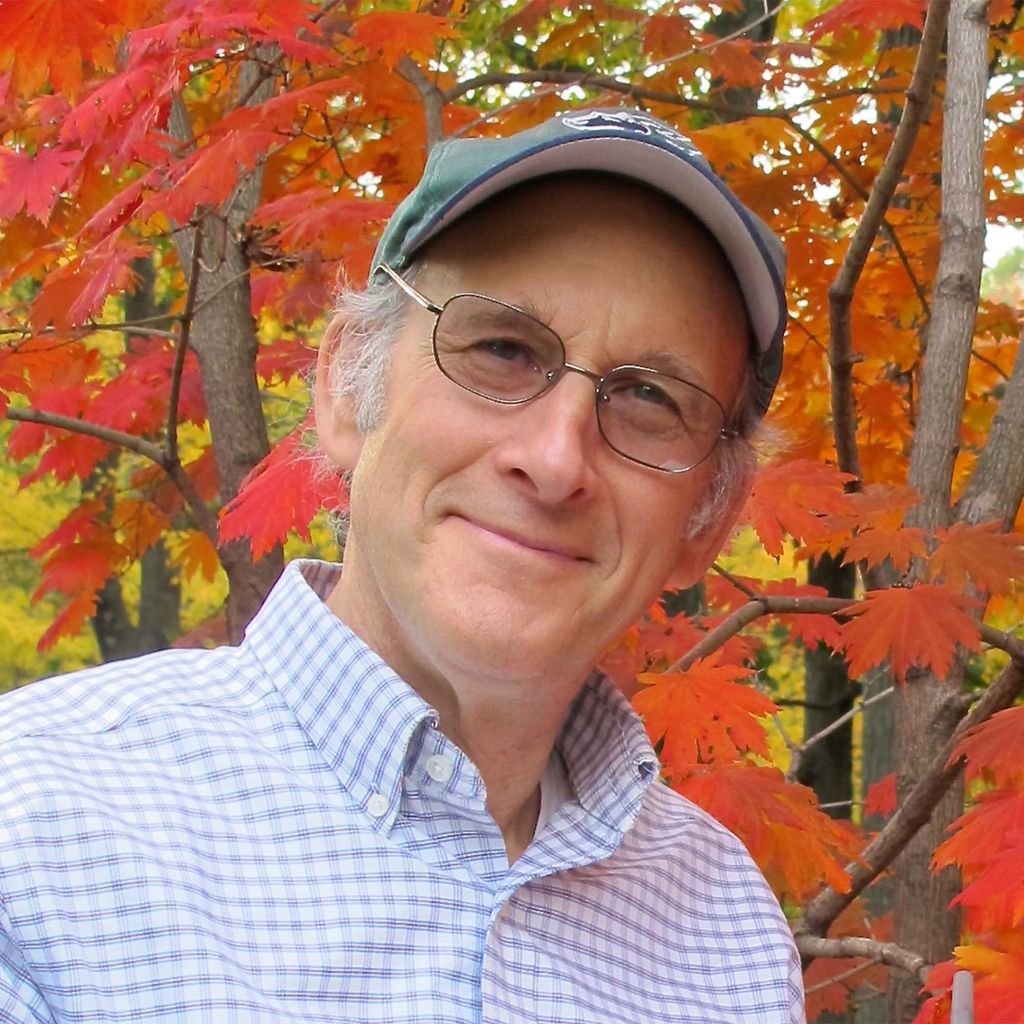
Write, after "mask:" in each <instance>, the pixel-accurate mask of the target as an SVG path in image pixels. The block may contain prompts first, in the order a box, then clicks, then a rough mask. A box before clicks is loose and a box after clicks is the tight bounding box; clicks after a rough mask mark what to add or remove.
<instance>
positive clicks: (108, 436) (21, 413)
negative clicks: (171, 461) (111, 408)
mask: <svg viewBox="0 0 1024 1024" xmlns="http://www.w3.org/2000/svg"><path fill="white" fill-rule="evenodd" d="M5 416H6V418H7V419H9V420H20V421H21V422H22V423H39V424H40V425H42V426H44V427H55V428H57V429H58V430H70V431H71V432H73V433H75V434H84V435H85V436H86V437H95V438H96V439H97V440H98V441H105V442H106V443H107V444H112V445H116V446H117V447H119V448H127V449H128V450H129V451H133V452H137V453H138V454H139V455H142V456H144V457H145V458H147V459H149V460H150V461H152V462H155V463H156V464H157V465H158V466H161V467H162V466H163V464H164V452H163V449H162V448H160V447H159V446H158V445H155V444H153V442H152V441H147V440H146V439H145V438H144V437H136V436H135V435H134V434H127V433H125V432H124V431H123V430H114V429H113V428H112V427H102V426H100V425H99V424H98V423H90V422H89V421H88V420H79V419H75V417H73V416H61V415H60V414H59V413H55V412H44V411H42V410H40V409H15V408H12V407H8V409H7V412H6V413H5Z"/></svg>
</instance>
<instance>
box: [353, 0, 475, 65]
mask: <svg viewBox="0 0 1024 1024" xmlns="http://www.w3.org/2000/svg"><path fill="white" fill-rule="evenodd" d="M458 35H459V33H458V31H457V30H456V29H455V28H453V27H452V26H451V25H449V24H448V22H447V21H446V20H445V19H444V18H442V17H439V16H437V15H434V14H421V13H419V12H416V11H371V12H370V13H369V14H364V15H363V16H362V17H361V18H359V19H358V21H356V22H355V24H354V25H353V26H352V38H353V39H355V40H357V41H358V42H359V43H361V44H362V45H363V46H365V47H366V49H367V50H368V51H369V52H370V53H379V54H380V55H381V58H382V59H383V61H384V63H385V64H386V65H387V66H388V67H389V68H393V67H394V66H395V65H396V64H397V63H398V62H399V61H400V60H401V59H402V57H404V56H405V55H406V54H408V55H409V56H410V57H433V56H435V54H436V51H437V41H438V40H439V39H457V38H458Z"/></svg>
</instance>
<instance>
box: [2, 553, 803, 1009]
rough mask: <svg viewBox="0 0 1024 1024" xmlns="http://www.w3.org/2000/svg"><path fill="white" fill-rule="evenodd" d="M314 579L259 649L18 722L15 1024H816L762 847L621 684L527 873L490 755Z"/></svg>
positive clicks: (603, 691) (155, 668)
mask: <svg viewBox="0 0 1024 1024" xmlns="http://www.w3.org/2000/svg"><path fill="white" fill-rule="evenodd" d="M336 578H337V569H336V568H335V567H333V566H329V565H326V564H324V563H317V562H303V563H293V564H292V565H291V566H290V567H289V568H288V569H287V570H286V571H285V573H284V575H283V576H282V578H281V580H280V582H279V583H278V585H277V586H276V587H275V588H274V590H273V592H272V593H271V594H270V596H269V597H268V599H267V602H266V604H265V605H264V607H263V609H262V611H261V612H260V613H259V614H258V616H257V617H256V618H255V619H254V620H253V622H252V624H251V625H250V627H249V629H248V631H247V633H246V638H245V641H244V643H243V644H242V645H241V646H240V647H237V648H221V649H220V650H216V651H185V650H176V651H165V652H162V653H160V654H155V655H150V656H148V657H145V658H140V659H138V660H135V661H131V662H121V663H115V664H111V665H106V666H102V667H100V668H96V669H90V670H87V671H84V672H80V673H76V674H74V675H71V676H66V677H63V678H57V679H52V680H49V681H46V682H42V683H35V684H33V685H32V686H30V687H27V688H25V689H23V690H20V691H18V692H16V693H14V694H11V695H9V696H8V697H6V698H5V699H4V700H3V701H2V703H0V708H2V718H0V721H2V725H0V773H2V776H0V777H2V785H0V843H2V853H0V1020H2V1021H17V1022H23V1021H47V1022H58V1021H59V1022H65V1021H68V1022H70V1021H132V1022H152V1021H189V1022H207V1021H209V1022H220V1021H261V1022H264V1021H266V1022H292V1021H294V1022H298V1021H302V1022H313V1021H323V1022H331V1024H339V1022H353V1024H354V1022H381V1021H394V1022H403V1024H404V1022H422V1024H438V1022H445V1024H460V1022H478V1021H486V1022H495V1024H497V1022H508V1024H525V1022H535V1021H536V1022H540V1021H551V1022H555V1021H557V1022H578V1024H584V1022H585V1024H599V1022H608V1024H630V1022H637V1021H644V1022H656V1021H673V1022H676V1024H678V1022H685V1021H689V1022H693V1024H713V1022H723V1024H724V1022H729V1024H735V1022H744V1024H746V1022H750V1024H754V1022H763V1024H778V1022H792V1021H799V1020H802V1019H803V1009H802V994H801V979H800V967H799V960H798V958H797V955H796V952H795V950H794V947H793V942H792V939H791V936H790V932H789V929H788V927H787V925H786V921H785V919H784V917H783V915H782V913H781V911H780V909H779V906H778V904H777V902H776V900H775V898H774V897H773V895H772V893H771V891H770V890H769V888H768V887H767V885H766V884H765V882H764V880H763V879H762V877H761V875H760V874H759V872H758V871H757V869H756V868H755V866H754V865H753V864H752V862H751V861H750V858H749V857H748V855H747V853H746V851H745V850H744V849H743V847H742V846H741V844H740V843H739V842H738V841H737V840H736V839H735V838H734V837H733V836H732V835H731V834H730V833H729V832H727V831H726V830H725V829H724V828H722V827H721V826H720V825H718V824H717V823H716V822H715V821H713V820H712V819H711V818H709V817H708V815H707V814H705V813H704V812H702V811H700V810H699V809H697V808H696V807H694V806H693V805H692V804H690V803H688V802H687V801H685V800H683V799H682V798H681V797H679V796H677V795H676V794H674V793H672V792H671V791H670V790H669V789H667V788H666V787H665V786H662V785H660V784H658V783H657V782H656V781H655V780H656V775H657V772H656V763H655V760H654V752H653V750H652V749H651V746H650V743H649V742H648V740H647V737H646V735H645V733H644V730H643V727H642V725H641V723H640V722H639V721H638V719H637V718H636V716H635V715H634V714H633V712H632V710H631V709H630V707H629V704H628V703H627V702H626V701H625V700H624V699H623V698H622V697H621V696H620V695H619V694H618V693H617V691H616V690H615V689H614V688H613V687H612V686H611V685H610V684H609V683H608V682H607V681H605V680H603V679H600V678H599V677H596V676H595V677H594V679H593V680H592V681H591V682H590V683H588V684H587V686H586V687H585V688H584V690H583V691H582V693H581V694H580V696H579V697H578V698H577V700H576V702H575V704H574V706H573V708H572V709H571V711H570V713H569V716H568V718H567V719H566V723H565V726H564V729H563V731H562V733H561V736H560V739H559V742H558V747H557V749H558V751H559V753H560V754H561V757H562V759H563V761H564V763H565V767H566V770H567V774H568V778H569V780H570V781H571V784H572V790H573V798H571V799H570V800H568V801H567V802H566V803H565V804H564V805H563V806H562V807H560V808H559V809H558V810H557V811H556V812H555V813H554V815H553V816H552V818H551V819H550V821H549V822H548V823H547V824H546V825H545V826H544V827H543V828H542V829H541V830H540V832H539V834H538V835H537V836H536V837H535V839H534V840H533V843H532V844H531V845H530V846H529V847H528V849H527V850H526V852H525V853H524V854H523V856H522V857H521V858H519V859H518V860H517V861H516V862H515V863H514V864H513V865H512V866H511V867H510V866H509V864H508V860H507V858H506V855H505V847H504V843H503V841H502V837H501V834H500V832H499V830H498V828H497V826H496V825H495V823H494V821H493V820H492V818H491V817H490V816H489V815H488V813H487V811H486V809H485V806H484V798H485V792H484V788H483V784H482V782H481V779H480V776H479V774H478V773H477V771H476V769H475V767H474V766H473V764H472V763H471V762H470V761H469V760H468V759H467V758H466V757H465V755H464V754H462V752H461V751H460V750H458V749H457V748H456V747H455V746H454V745H453V744H452V743H451V742H450V741H449V740H448V739H447V738H446V737H445V736H444V735H443V734H442V733H440V732H439V731H438V729H437V727H436V722H437V718H436V715H435V713H434V711H433V710H432V709H431V708H430V707H429V706H427V705H426V704H425V703H424V702H423V701H422V700H421V699H420V698H419V697H418V696H417V695H416V693H415V692H414V691H413V690H412V689H410V688H409V687H408V686H407V685H406V684H405V683H404V682H403V681H402V680H401V679H399V678H398V677H397V676H396V675H395V674H394V672H392V671H391V670H390V669H389V668H388V666H387V665H385V664H384V663H383V662H382V661H381V660H380V659H379V658H378V657H377V656H376V655H375V654H374V653H373V652H372V651H371V650H369V649H368V648H367V647H366V645H365V644H364V643H362V641H360V640H359V639H358V638H357V637H356V636H355V635H354V634H353V633H352V632H351V631H350V630H348V629H347V628H346V627H345V626H344V625H342V623H340V622H339V621H338V620H337V619H336V618H335V617H334V616H333V614H332V613H331V612H330V611H329V610H328V609H327V607H326V606H325V605H324V604H323V602H322V600H321V599H322V598H323V597H324V596H325V595H326V594H327V593H328V592H329V590H330V589H331V587H332V585H333V583H334V582H335V581H336Z"/></svg>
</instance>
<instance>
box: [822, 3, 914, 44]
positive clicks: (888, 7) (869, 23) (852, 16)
mask: <svg viewBox="0 0 1024 1024" xmlns="http://www.w3.org/2000/svg"><path fill="white" fill-rule="evenodd" d="M926 5H927V0H886V2H885V3H879V2H878V0H840V2H839V3H837V4H836V5H835V6H834V7H833V8H832V9H831V10H829V11H827V12H826V13H825V14H822V15H819V16H818V17H817V18H812V19H811V20H810V21H809V22H807V24H806V26H805V31H806V32H807V34H808V36H810V38H811V39H813V40H815V41H816V40H818V39H820V38H821V37H822V36H824V35H828V34H829V33H830V32H836V31H842V30H844V29H850V28H856V29H862V30H864V31H866V32H874V31H878V30H879V29H886V28H890V29H897V28H900V27H901V26H903V25H913V26H914V27H915V28H922V27H923V26H924V10H925V7H926Z"/></svg>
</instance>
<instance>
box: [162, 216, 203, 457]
mask: <svg viewBox="0 0 1024 1024" xmlns="http://www.w3.org/2000/svg"><path fill="white" fill-rule="evenodd" d="M202 250H203V226H202V224H201V223H200V224H199V225H198V226H197V227H196V233H195V244H194V245H193V246H192V269H191V271H190V272H189V275H188V291H187V292H186V294H185V310H184V312H183V313H182V316H181V330H180V332H179V334H178V344H177V347H176V348H175V351H174V366H173V368H172V369H171V388H170V392H169V393H168V396H167V442H166V443H167V448H166V460H167V465H168V466H172V465H178V464H179V459H178V403H179V400H180V398H181V378H182V374H183V373H184V370H185V356H186V355H187V353H188V342H189V336H190V335H191V334H192V315H193V311H194V310H195V305H196V296H197V295H198V294H199V261H200V260H201V259H202Z"/></svg>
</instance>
